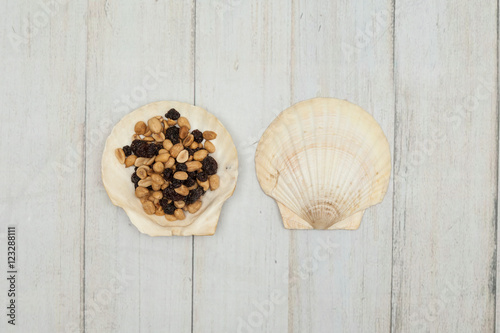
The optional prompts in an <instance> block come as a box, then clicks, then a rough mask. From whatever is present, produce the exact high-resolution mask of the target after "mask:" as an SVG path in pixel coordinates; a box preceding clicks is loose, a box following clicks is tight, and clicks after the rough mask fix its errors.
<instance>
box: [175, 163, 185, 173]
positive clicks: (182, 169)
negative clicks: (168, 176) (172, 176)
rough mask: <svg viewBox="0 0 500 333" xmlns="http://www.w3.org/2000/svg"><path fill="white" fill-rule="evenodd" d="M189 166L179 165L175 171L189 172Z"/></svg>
mask: <svg viewBox="0 0 500 333" xmlns="http://www.w3.org/2000/svg"><path fill="white" fill-rule="evenodd" d="M187 169H188V168H187V166H186V164H184V163H179V164H177V165H176V166H175V171H187Z"/></svg>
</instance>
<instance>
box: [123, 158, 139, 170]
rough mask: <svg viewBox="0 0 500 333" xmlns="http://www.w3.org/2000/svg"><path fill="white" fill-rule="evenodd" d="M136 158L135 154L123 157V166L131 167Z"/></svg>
mask: <svg viewBox="0 0 500 333" xmlns="http://www.w3.org/2000/svg"><path fill="white" fill-rule="evenodd" d="M136 159H137V156H135V155H130V156H128V157H127V158H126V159H125V167H127V168H128V167H131V166H132V165H134V164H135V160H136Z"/></svg>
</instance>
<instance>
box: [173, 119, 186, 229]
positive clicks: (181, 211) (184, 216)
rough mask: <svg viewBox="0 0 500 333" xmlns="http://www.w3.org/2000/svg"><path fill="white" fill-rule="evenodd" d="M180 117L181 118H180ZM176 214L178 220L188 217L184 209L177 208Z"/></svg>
mask: <svg viewBox="0 0 500 333" xmlns="http://www.w3.org/2000/svg"><path fill="white" fill-rule="evenodd" d="M179 119H180V118H179ZM174 216H175V217H176V218H177V219H178V220H184V219H185V218H186V215H184V211H183V210H182V209H176V210H175V211H174Z"/></svg>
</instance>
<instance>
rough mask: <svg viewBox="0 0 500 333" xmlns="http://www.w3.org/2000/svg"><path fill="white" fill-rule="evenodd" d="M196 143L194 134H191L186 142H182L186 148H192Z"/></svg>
mask: <svg viewBox="0 0 500 333" xmlns="http://www.w3.org/2000/svg"><path fill="white" fill-rule="evenodd" d="M193 142H194V136H193V134H189V135H188V136H187V137H186V138H185V139H184V141H182V144H183V145H184V147H189V146H191V144H192V143H193Z"/></svg>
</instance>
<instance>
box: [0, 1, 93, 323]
mask: <svg viewBox="0 0 500 333" xmlns="http://www.w3.org/2000/svg"><path fill="white" fill-rule="evenodd" d="M85 10H86V5H85V3H81V2H80V3H70V4H68V5H67V6H61V7H59V8H57V9H55V8H53V7H52V8H49V12H47V11H45V10H44V9H43V8H42V7H41V6H40V4H38V3H36V2H29V3H28V2H23V3H16V2H8V3H5V2H4V3H3V4H2V13H3V12H4V11H5V12H6V13H8V14H9V15H8V16H6V15H3V17H2V29H1V30H2V32H3V33H2V34H1V38H0V50H1V51H0V53H1V55H2V56H1V58H2V61H1V62H0V73H2V75H1V76H0V91H1V96H2V97H1V98H0V105H1V106H0V108H1V110H2V121H1V122H0V131H1V133H2V140H0V151H1V152H2V162H3V163H2V164H1V166H0V175H1V177H0V184H1V188H2V189H3V190H4V191H3V193H2V195H1V199H0V214H1V216H2V219H1V222H0V228H1V229H0V234H2V235H1V236H2V237H1V239H0V245H1V251H0V252H1V255H0V257H1V267H2V269H1V283H0V288H1V293H0V303H1V304H2V316H1V317H2V319H1V320H0V331H1V332H10V331H12V332H37V331H38V332H58V331H59V332H62V331H65V329H66V328H67V327H71V325H75V327H76V328H79V327H80V325H81V320H82V315H81V311H80V310H81V303H82V299H83V295H81V287H82V285H81V275H82V272H81V266H80V262H81V260H80V259H81V257H82V256H83V240H82V237H81V230H82V227H83V212H82V206H83V197H82V195H83V181H82V180H83V163H82V156H83V145H84V136H83V133H84V122H85V117H84V114H85V93H84V91H85V85H84V82H85V48H86V42H85V30H82V27H84V26H85V21H84V17H82V15H81V14H80V13H82V12H85ZM60 31H65V33H64V34H60ZM8 224H12V225H17V246H16V251H17V258H16V259H17V271H18V274H17V282H16V284H17V287H16V304H17V320H16V326H11V325H9V324H8V323H7V316H6V312H7V310H6V309H5V308H6V307H7V304H8V303H7V302H8V299H7V290H8V289H9V287H8V285H7V280H6V279H7V273H6V271H7V265H6V262H7V257H6V252H7V245H6V242H5V241H6V233H7V225H8Z"/></svg>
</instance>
